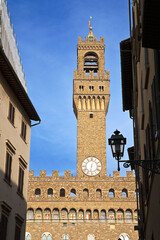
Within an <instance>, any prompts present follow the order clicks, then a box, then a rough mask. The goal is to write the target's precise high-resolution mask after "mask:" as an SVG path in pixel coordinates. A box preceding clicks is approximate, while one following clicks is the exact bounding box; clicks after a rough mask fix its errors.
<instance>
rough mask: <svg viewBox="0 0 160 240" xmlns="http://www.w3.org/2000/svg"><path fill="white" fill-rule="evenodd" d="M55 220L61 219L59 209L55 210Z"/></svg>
mask: <svg viewBox="0 0 160 240" xmlns="http://www.w3.org/2000/svg"><path fill="white" fill-rule="evenodd" d="M53 219H54V220H57V219H59V209H58V208H54V209H53Z"/></svg>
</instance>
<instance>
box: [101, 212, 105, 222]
mask: <svg viewBox="0 0 160 240" xmlns="http://www.w3.org/2000/svg"><path fill="white" fill-rule="evenodd" d="M105 219H106V211H105V210H101V220H103V221H104V220H105Z"/></svg>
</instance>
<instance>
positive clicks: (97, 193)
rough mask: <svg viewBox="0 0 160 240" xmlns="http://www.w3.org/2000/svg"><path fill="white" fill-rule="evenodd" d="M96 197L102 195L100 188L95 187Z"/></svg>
mask: <svg viewBox="0 0 160 240" xmlns="http://www.w3.org/2000/svg"><path fill="white" fill-rule="evenodd" d="M96 197H97V198H101V197H102V190H101V189H97V190H96Z"/></svg>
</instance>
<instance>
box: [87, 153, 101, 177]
mask: <svg viewBox="0 0 160 240" xmlns="http://www.w3.org/2000/svg"><path fill="white" fill-rule="evenodd" d="M101 168H102V164H101V162H100V161H99V160H98V159H97V158H95V157H88V158H86V159H85V160H84V161H83V163H82V171H83V172H84V173H85V174H86V175H88V176H96V175H97V174H98V173H100V171H101Z"/></svg>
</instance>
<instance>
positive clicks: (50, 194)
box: [48, 188, 53, 197]
mask: <svg viewBox="0 0 160 240" xmlns="http://www.w3.org/2000/svg"><path fill="white" fill-rule="evenodd" d="M48 196H49V197H53V189H52V188H49V189H48Z"/></svg>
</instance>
